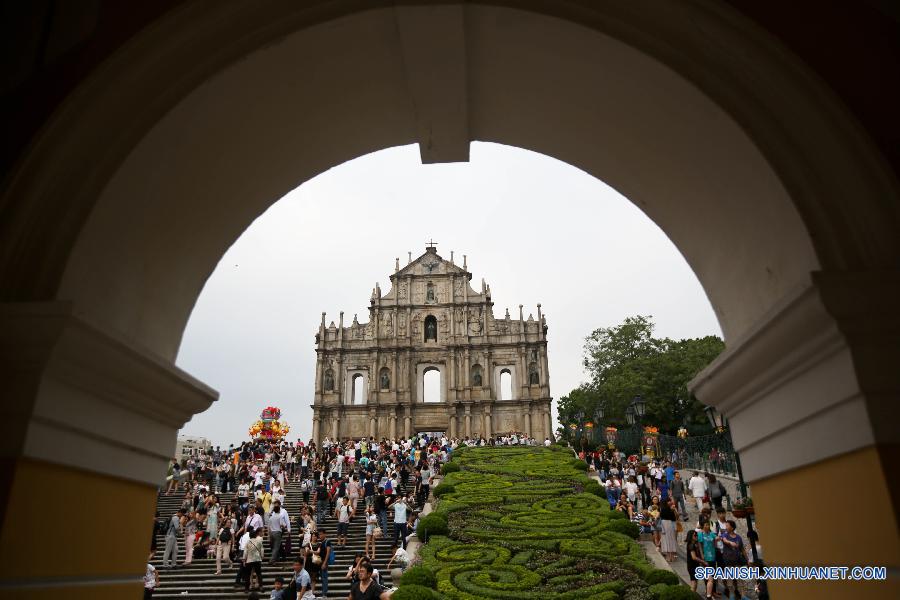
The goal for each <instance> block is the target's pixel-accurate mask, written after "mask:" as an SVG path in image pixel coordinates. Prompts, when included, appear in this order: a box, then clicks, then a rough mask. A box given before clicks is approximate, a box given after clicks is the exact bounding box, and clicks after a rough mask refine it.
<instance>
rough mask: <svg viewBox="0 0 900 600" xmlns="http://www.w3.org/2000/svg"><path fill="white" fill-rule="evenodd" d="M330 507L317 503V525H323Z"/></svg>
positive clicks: (323, 503)
mask: <svg viewBox="0 0 900 600" xmlns="http://www.w3.org/2000/svg"><path fill="white" fill-rule="evenodd" d="M327 506H328V504H327V503H325V502H321V501H319V502H316V525H321V524H322V521H324V520H325V510H326V507H327Z"/></svg>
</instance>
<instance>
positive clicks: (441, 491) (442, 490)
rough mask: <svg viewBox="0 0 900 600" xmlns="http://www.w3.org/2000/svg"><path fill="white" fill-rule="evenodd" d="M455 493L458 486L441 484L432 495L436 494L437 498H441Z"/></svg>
mask: <svg viewBox="0 0 900 600" xmlns="http://www.w3.org/2000/svg"><path fill="white" fill-rule="evenodd" d="M455 491H456V486H454V485H453V484H452V483H443V482H441V484H440V485H438V486H437V487H436V488H434V490H433V491H432V492H431V493H432V494H434V497H435V498H440V497H441V496H443V495H445V494H452V493H453V492H455Z"/></svg>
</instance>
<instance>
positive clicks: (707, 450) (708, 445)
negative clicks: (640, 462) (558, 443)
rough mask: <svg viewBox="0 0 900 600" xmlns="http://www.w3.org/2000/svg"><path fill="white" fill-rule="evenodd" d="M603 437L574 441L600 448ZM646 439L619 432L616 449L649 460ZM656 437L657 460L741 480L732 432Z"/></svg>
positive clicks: (637, 432) (627, 431)
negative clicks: (644, 440)
mask: <svg viewBox="0 0 900 600" xmlns="http://www.w3.org/2000/svg"><path fill="white" fill-rule="evenodd" d="M600 435H601V434H600V432H597V435H594V436H587V435H585V436H580V438H578V439H576V440H573V441H575V445H581V444H582V443H583V444H584V445H585V446H588V447H591V446H596V445H597V444H601V445H605V439H600ZM645 435H646V434H644V433H643V431H642V430H640V429H638V428H632V429H624V430H619V431H618V432H617V434H616V442H615V447H616V448H618V449H619V451H621V452H624V453H625V454H627V455H631V454H637V455H639V456H641V457H642V458H644V457H648V456H649V454H648V453H647V452H646V447H644V448H643V450H644V452H642V451H641V450H642V448H641V446H642V440H643V438H644V437H645ZM655 437H656V445H655V447H653V448H652V454H653V456H654V457H656V458H661V459H665V460H669V461H671V462H672V463H674V464H675V466H676V467H677V468H680V469H693V470H697V471H705V472H708V473H715V474H717V475H719V474H721V475H731V476H734V477H737V472H738V470H737V460H736V455H735V452H734V446H733V445H732V443H731V432H730V431H728V430H727V429H726V430H725V431H724V432H722V433H714V434H711V435H701V436H695V437H691V436H688V437H685V438H680V437H678V436H674V435H665V434H659V435H657V436H655Z"/></svg>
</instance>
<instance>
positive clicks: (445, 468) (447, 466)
mask: <svg viewBox="0 0 900 600" xmlns="http://www.w3.org/2000/svg"><path fill="white" fill-rule="evenodd" d="M457 471H459V464H457V463H455V462H453V461H450V462H447V463H444V464H443V465H441V474H442V475H449V474H450V473H456V472H457Z"/></svg>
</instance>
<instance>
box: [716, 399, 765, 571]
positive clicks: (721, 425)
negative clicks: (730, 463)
mask: <svg viewBox="0 0 900 600" xmlns="http://www.w3.org/2000/svg"><path fill="white" fill-rule="evenodd" d="M703 411H704V412H705V413H706V416H707V418H708V419H709V424H710V425H712V426H713V429H715V431H716V434H718V435H720V436H724V435H725V431H726V429H727V428H728V419H727V418H726V417H725V415H723V414H722V413H720V412H719V411H717V410H716V407H715V406H707V407H706V408H704V409H703ZM734 464H735V466H736V467H737V475H738V484H739V485H740V488H741V497H742V498H744V499H745V500H746V499H747V483H746V482H745V481H744V472H743V470H742V469H741V456H740V454H738V453H737V451H736V450H734ZM751 533H753V515H752V514H750V513H747V537H748V538H749V539H750V551H751V552H752V554H753V562H754V564H755V563H758V562H759V554H758V553H757V552H756V540H755V539H754V538H755V537H756V536H755V535H750V534H751Z"/></svg>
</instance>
